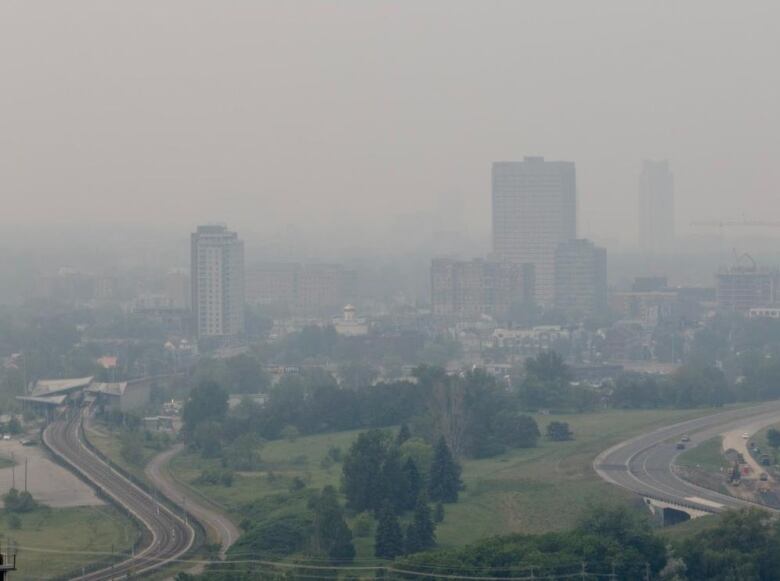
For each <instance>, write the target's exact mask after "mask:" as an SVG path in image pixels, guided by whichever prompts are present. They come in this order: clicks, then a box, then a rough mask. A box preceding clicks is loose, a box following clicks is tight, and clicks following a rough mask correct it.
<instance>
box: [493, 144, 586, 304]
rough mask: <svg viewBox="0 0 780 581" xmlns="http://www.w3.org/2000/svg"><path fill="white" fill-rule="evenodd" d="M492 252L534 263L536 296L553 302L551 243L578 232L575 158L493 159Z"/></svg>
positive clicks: (543, 300) (570, 237)
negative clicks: (566, 159)
mask: <svg viewBox="0 0 780 581" xmlns="http://www.w3.org/2000/svg"><path fill="white" fill-rule="evenodd" d="M492 181H493V253H494V255H495V257H496V258H499V259H501V260H508V261H510V262H513V263H515V264H533V265H534V269H535V278H536V292H535V296H536V299H537V300H538V301H539V302H540V303H541V304H547V305H549V304H552V301H553V298H554V295H555V249H556V248H557V247H558V245H559V244H560V243H561V242H566V241H568V240H572V239H574V238H576V237H577V185H576V172H575V168H574V163H573V162H570V161H545V160H544V158H543V157H526V158H524V160H523V161H500V162H495V163H493V175H492Z"/></svg>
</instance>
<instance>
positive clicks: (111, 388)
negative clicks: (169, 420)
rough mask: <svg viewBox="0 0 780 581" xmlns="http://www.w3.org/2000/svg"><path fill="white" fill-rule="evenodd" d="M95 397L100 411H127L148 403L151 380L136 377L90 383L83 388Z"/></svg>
mask: <svg viewBox="0 0 780 581" xmlns="http://www.w3.org/2000/svg"><path fill="white" fill-rule="evenodd" d="M84 391H85V392H86V393H87V394H90V395H92V396H93V397H94V398H95V406H96V407H97V408H98V409H99V410H100V411H101V412H105V411H120V412H129V411H133V410H138V409H143V408H144V407H146V406H147V405H149V399H150V395H151V380H150V379H137V380H134V381H120V382H115V383H97V382H95V383H92V384H90V385H89V387H87V388H86V389H85V390H84Z"/></svg>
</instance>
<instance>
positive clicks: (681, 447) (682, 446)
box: [677, 442, 685, 450]
mask: <svg viewBox="0 0 780 581" xmlns="http://www.w3.org/2000/svg"><path fill="white" fill-rule="evenodd" d="M677 449H678V450H685V442H677Z"/></svg>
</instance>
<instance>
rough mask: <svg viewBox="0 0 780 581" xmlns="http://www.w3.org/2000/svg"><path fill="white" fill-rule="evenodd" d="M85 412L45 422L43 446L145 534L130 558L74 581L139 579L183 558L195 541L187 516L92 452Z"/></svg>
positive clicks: (194, 533) (194, 534)
mask: <svg viewBox="0 0 780 581" xmlns="http://www.w3.org/2000/svg"><path fill="white" fill-rule="evenodd" d="M84 413H86V410H74V411H73V412H72V413H71V414H70V415H69V416H68V417H65V418H63V419H60V420H57V421H55V422H52V423H51V424H49V426H48V427H47V428H46V429H45V430H44V432H43V440H44V443H45V444H46V445H47V446H48V447H49V449H50V450H52V452H53V453H54V454H55V455H57V456H59V457H60V458H61V459H62V460H63V461H64V462H66V463H67V464H68V465H69V466H71V467H72V468H73V470H75V471H76V472H77V473H78V474H80V475H81V477H82V478H84V479H85V480H87V481H88V482H90V483H91V484H92V485H93V486H95V487H97V488H98V489H99V490H100V491H101V492H102V493H103V494H105V495H107V496H110V497H111V498H112V499H113V500H114V501H115V502H117V503H118V504H120V505H121V506H123V507H124V508H125V509H126V510H127V511H128V512H129V513H130V514H131V515H133V517H134V518H135V519H136V520H137V521H138V522H139V523H140V524H141V525H142V526H143V527H144V529H145V535H144V537H143V541H142V543H141V546H140V547H137V548H136V551H135V554H134V555H133V556H131V557H129V558H127V559H125V560H123V561H120V562H119V563H114V564H113V565H109V566H107V567H105V568H102V569H99V570H97V571H92V572H89V573H86V574H84V575H81V576H78V577H74V578H73V579H78V580H80V581H104V580H109V579H119V578H124V577H128V576H143V575H146V574H149V573H151V572H152V571H155V570H158V569H160V568H162V567H165V566H166V565H169V564H171V563H173V562H175V561H176V560H178V559H181V558H182V557H184V556H185V555H186V554H187V553H188V552H189V550H190V549H191V548H192V547H193V545H194V543H195V537H196V531H195V528H194V527H193V526H192V524H190V523H189V519H188V517H186V516H185V515H183V514H177V513H176V512H175V511H174V510H171V509H170V508H168V506H166V505H165V504H163V503H161V502H159V500H157V499H155V498H154V497H152V495H150V494H149V493H148V492H146V491H144V490H142V489H141V488H140V487H139V486H137V485H136V484H134V483H133V482H131V481H130V480H128V479H127V478H126V477H125V476H123V475H122V474H120V473H119V472H117V471H116V470H114V469H113V468H112V467H111V466H109V465H108V464H107V463H106V462H105V461H104V460H102V459H101V458H100V457H99V456H98V455H97V454H95V453H94V452H93V451H92V450H91V449H90V448H89V446H88V445H87V444H85V442H84V435H83V430H82V422H83V419H84V416H83V414H84Z"/></svg>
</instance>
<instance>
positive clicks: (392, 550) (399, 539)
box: [374, 504, 404, 559]
mask: <svg viewBox="0 0 780 581" xmlns="http://www.w3.org/2000/svg"><path fill="white" fill-rule="evenodd" d="M403 552H404V536H403V533H402V532H401V525H400V524H398V517H397V516H396V514H395V511H394V510H393V507H392V506H390V505H389V504H386V505H385V506H384V508H383V509H382V511H381V514H380V516H379V525H378V526H377V529H376V538H375V540H374V556H375V557H380V558H382V559H394V558H396V557H397V556H399V555H402V554H403Z"/></svg>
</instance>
